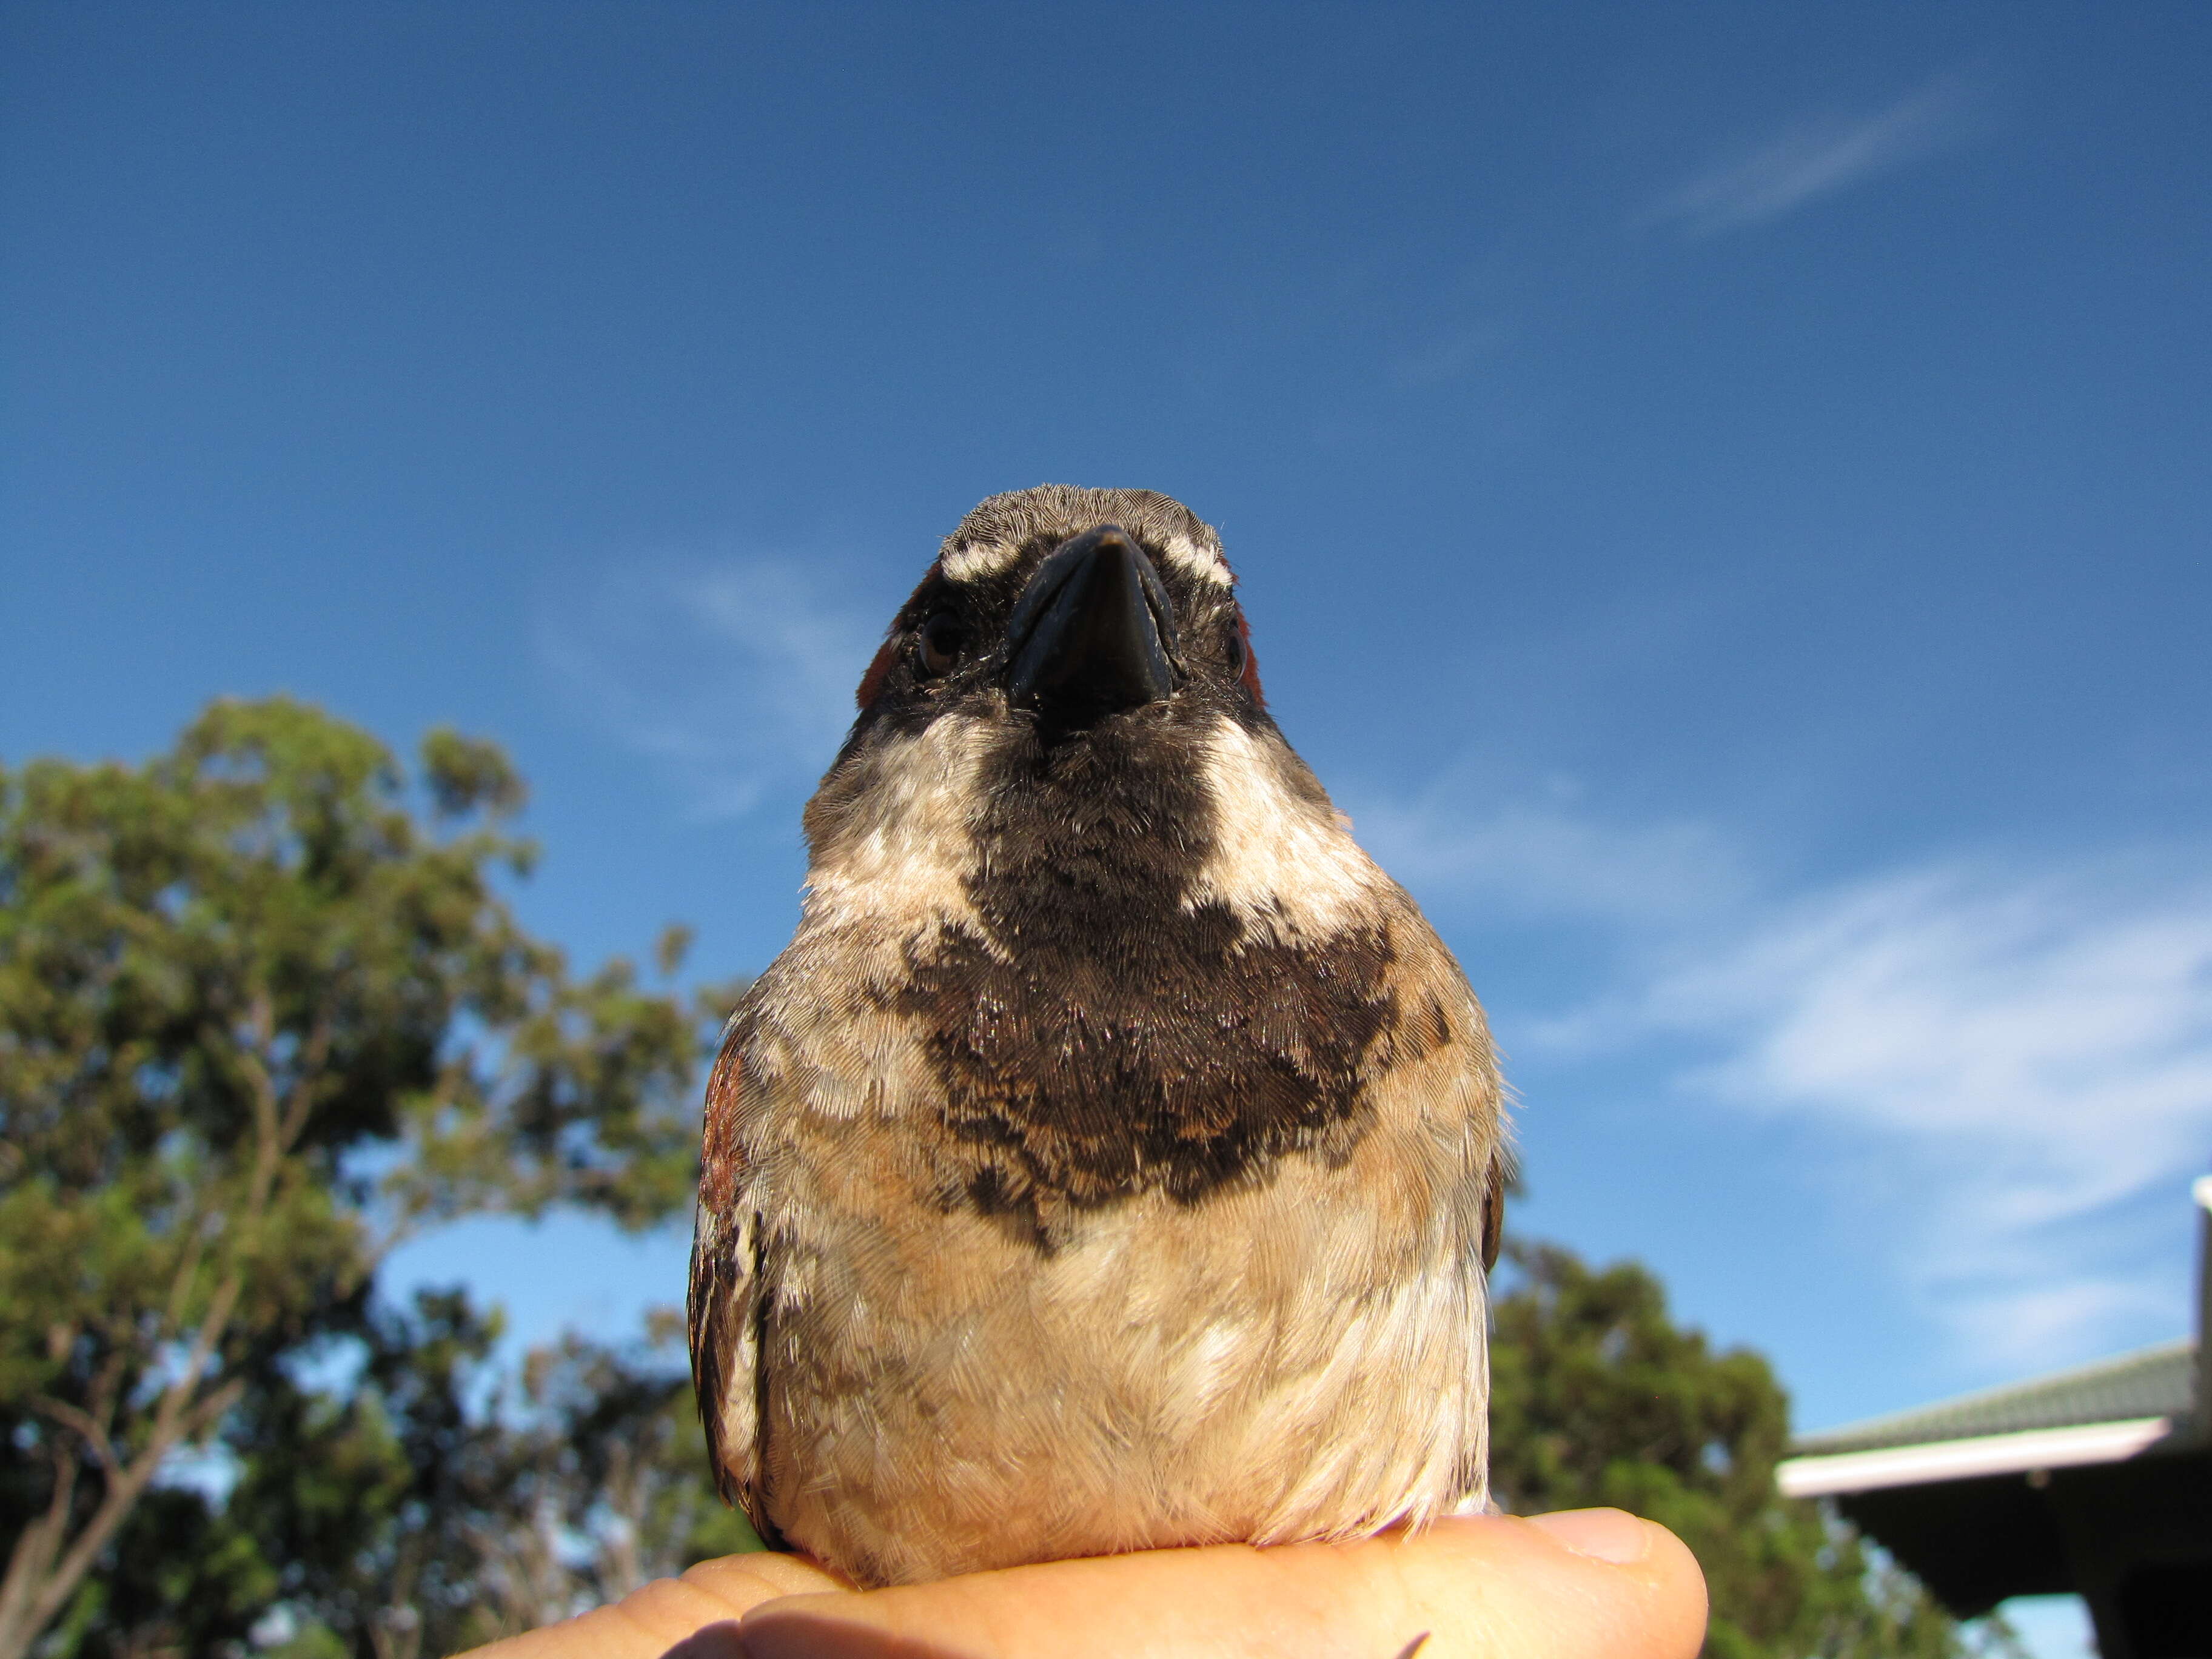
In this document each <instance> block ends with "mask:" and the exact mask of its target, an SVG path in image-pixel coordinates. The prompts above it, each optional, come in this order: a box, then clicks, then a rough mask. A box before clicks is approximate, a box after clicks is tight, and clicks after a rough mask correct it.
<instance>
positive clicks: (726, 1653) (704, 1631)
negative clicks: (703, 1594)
mask: <svg viewBox="0 0 2212 1659" xmlns="http://www.w3.org/2000/svg"><path fill="white" fill-rule="evenodd" d="M661 1659H745V1644H744V1639H743V1638H740V1637H739V1636H738V1621H737V1620H734V1619H725V1620H722V1621H721V1622H720V1624H715V1625H702V1626H700V1627H699V1628H698V1629H697V1630H695V1631H693V1632H691V1633H690V1635H689V1636H687V1637H685V1638H684V1639H683V1640H682V1641H680V1642H678V1644H676V1645H675V1646H674V1647H672V1648H671V1649H669V1650H668V1651H667V1652H666V1653H665V1654H663V1655H662V1656H661Z"/></svg>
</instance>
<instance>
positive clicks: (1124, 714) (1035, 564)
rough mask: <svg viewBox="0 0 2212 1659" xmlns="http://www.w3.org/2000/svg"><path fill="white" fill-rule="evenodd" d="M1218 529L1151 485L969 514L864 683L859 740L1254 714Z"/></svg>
mask: <svg viewBox="0 0 2212 1659" xmlns="http://www.w3.org/2000/svg"><path fill="white" fill-rule="evenodd" d="M1234 582H1235V578H1234V577H1233V576H1232V575H1231V573H1230V569H1229V565H1228V562H1227V561H1226V560H1225V559H1224V558H1223V557H1222V554H1221V544H1220V542H1219V541H1218V539H1217V538H1215V536H1214V533H1213V532H1212V529H1210V528H1209V527H1208V526H1206V525H1205V524H1203V523H1201V522H1200V520H1198V518H1197V517H1196V516H1195V515H1194V513H1191V512H1190V510H1189V509H1188V508H1187V507H1183V506H1182V504H1181V503H1180V502H1177V501H1170V499H1169V498H1168V497H1166V496H1164V495H1156V494H1154V493H1153V492H1152V491H1150V490H1138V489H1068V488H1065V487H1060V486H1052V485H1048V486H1046V487H1044V488H1042V489H1028V490H1023V491H1020V492H1018V493H1017V494H1013V495H994V496H993V497H992V498H991V499H990V500H989V501H985V502H984V503H983V504H982V505H981V507H977V508H976V509H975V511H974V512H973V513H969V515H968V516H967V518H966V519H964V520H962V521H961V524H960V526H959V528H958V529H957V530H955V531H954V532H952V534H951V536H950V537H948V538H946V539H945V545H944V548H943V550H941V551H940V553H939V556H938V558H937V560H936V562H934V563H933V564H932V565H931V566H930V568H929V573H928V574H927V576H925V577H924V578H923V580H922V582H921V586H919V587H917V588H916V589H915V591H914V593H913V595H912V597H910V598H909V599H908V600H907V602H906V604H905V605H903V606H902V607H901V609H900V611H899V613H898V615H897V617H895V618H894V619H893V621H892V623H891V626H890V633H889V635H888V637H887V638H886V639H885V640H884V645H883V648H882V649H881V650H880V651H878V653H876V658H875V660H874V661H873V662H872V664H870V665H869V667H868V671H867V675H866V678H864V679H863V680H862V681H861V683H860V699H859V700H860V721H859V723H858V725H856V726H855V727H854V732H853V743H854V744H865V743H866V741H867V739H868V738H869V737H870V735H871V734H872V732H874V731H875V730H876V729H877V728H878V727H887V728H889V729H890V730H891V731H895V732H899V731H912V730H915V729H916V728H917V727H918V726H927V725H929V724H931V723H933V722H934V721H937V720H945V719H952V720H966V721H981V722H985V723H987V724H991V725H995V726H1002V727H1006V728H1007V729H1009V730H1012V729H1019V730H1022V731H1024V732H1030V733H1034V734H1035V736H1036V739H1037V741H1038V742H1039V744H1041V745H1042V747H1046V748H1051V747H1056V746H1059V745H1060V744H1066V743H1071V742H1073V743H1081V742H1083V741H1085V740H1086V738H1089V737H1091V735H1093V734H1095V733H1097V732H1099V731H1100V729H1101V728H1113V729H1116V730H1119V731H1120V732H1123V733H1124V734H1126V733H1127V732H1128V731H1129V730H1131V729H1133V728H1140V727H1151V728H1162V727H1168V726H1176V725H1188V724H1190V723H1192V722H1194V720H1200V719H1202V718H1203V717H1204V716H1205V715H1206V714H1231V715H1232V716H1234V715H1236V714H1256V713H1257V712H1258V711H1259V710H1260V709H1261V706H1262V705H1261V696H1260V677H1259V672H1258V670H1257V667H1256V666H1255V664H1254V662H1253V659H1252V652H1251V644H1250V641H1249V635H1248V632H1247V629H1246V627H1245V623H1244V615H1243V611H1242V610H1241V609H1240V608H1239V607H1238V605H1237V598H1236V592H1235V589H1234Z"/></svg>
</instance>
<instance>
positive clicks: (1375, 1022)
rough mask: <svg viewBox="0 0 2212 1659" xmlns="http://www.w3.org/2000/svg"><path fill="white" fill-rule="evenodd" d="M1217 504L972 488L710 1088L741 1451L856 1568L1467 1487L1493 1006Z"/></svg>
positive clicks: (736, 1460) (1151, 1535)
mask: <svg viewBox="0 0 2212 1659" xmlns="http://www.w3.org/2000/svg"><path fill="white" fill-rule="evenodd" d="M1233 582H1234V578H1233V577H1232V576H1231V572H1230V568H1229V566H1228V564H1227V562H1225V559H1224V558H1223V556H1222V552H1221V545H1220V543H1219V541H1218V538H1216V537H1215V535H1214V532H1213V531H1212V529H1211V528H1209V527H1208V526H1206V525H1205V524H1203V523H1201V522H1200V520H1198V519H1197V518H1196V517H1195V516H1194V514H1193V513H1190V511H1189V510H1188V508H1186V507H1183V506H1182V505H1181V504H1180V503H1178V502H1176V501H1171V500H1170V499H1169V498H1168V497H1166V496H1164V495H1155V494H1153V493H1152V492H1150V491H1147V490H1119V489H1070V488H1066V487H1063V486H1058V485H1048V486H1046V487H1043V488H1041V489H1030V490H1024V491H1022V492H1020V493H1018V494H1013V495H997V496H994V497H993V498H992V499H990V500H989V501H985V502H984V503H983V504H982V505H981V507H977V508H976V509H975V511H974V512H973V513H969V515H968V516H967V518H966V519H964V520H963V521H962V522H961V524H960V526H959V528H958V529H957V530H955V531H954V532H952V534H951V537H950V538H947V539H946V541H945V544H944V546H943V548H942V550H940V552H939V556H938V558H937V561H936V562H935V563H933V565H931V567H930V568H929V573H928V574H927V576H925V577H924V578H923V580H922V582H921V586H919V587H917V588H916V589H915V592H914V594H913V597H912V598H910V599H908V600H907V602H906V604H905V605H904V606H903V607H902V609H901V610H900V611H899V613H898V615H897V617H896V619H895V620H894V621H893V622H892V623H891V626H890V634H889V637H888V638H887V640H886V641H885V642H884V647H883V649H882V650H881V651H880V652H878V653H877V656H876V659H875V660H874V662H873V663H872V665H870V666H869V668H868V671H867V674H866V678H864V679H863V680H862V681H861V683H860V718H859V720H857V721H855V722H854V726H853V729H852V732H851V734H850V735H849V736H848V738H846V740H845V745H844V748H843V749H842V750H841V751H840V752H839V754H838V756H837V759H836V763H835V764H834V765H833V766H831V768H830V769H829V774H828V775H827V776H825V777H824V778H823V781H822V787H821V788H820V790H819V792H818V793H817V794H816V795H815V797H814V799H812V801H811V802H810V803H809V804H808V805H807V808H806V815H805V826H806V836H807V844H808V847H809V849H810V852H811V862H810V865H809V868H808V872H807V893H806V899H805V908H804V911H803V914H802V916H801V919H800V921H799V932H798V934H797V936H796V937H795V938H794V939H793V940H792V942H791V944H790V945H789V947H788V948H787V949H786V950H785V951H784V952H783V954H782V955H781V956H780V957H777V958H776V959H775V963H774V964H773V965H771V966H770V967H769V969H768V971H767V972H766V973H764V974H763V975H761V977H760V978H759V979H758V980H757V981H755V982H754V984H753V986H752V987H751V989H750V992H749V993H748V994H746V996H745V999H744V1002H743V1003H742V1004H741V1005H740V1006H739V1007H738V1011H737V1012H736V1014H735V1015H734V1016H733V1017H732V1019H731V1021H730V1026H729V1030H728V1034H727V1036H726V1039H725V1041H724V1043H723V1046H722V1049H721V1054H720V1060H718V1061H717V1063H716V1065H715V1066H714V1074H713V1078H712V1080H711V1082H710V1083H709V1085H708V1096H707V1111H706V1126H705V1151H704V1165H703V1170H702V1179H701V1185H700V1196H699V1209H698V1219H697V1231H696V1240H695V1243H694V1247H693V1254H692V1263H691V1294H690V1338H691V1358H692V1376H693V1379H694V1381H695V1383H696V1386H697V1390H698V1396H699V1403H700V1407H701V1411H702V1414H703V1416H704V1419H705V1422H706V1426H707V1437H708V1444H709V1447H710V1449H711V1451H712V1455H713V1459H714V1474H715V1478H716V1480H717V1481H718V1483H719V1484H720V1487H721V1490H722V1492H723V1495H724V1497H725V1498H728V1499H729V1500H730V1501H732V1502H733V1503H735V1504H739V1505H741V1506H742V1507H743V1508H744V1510H745V1512H746V1513H747V1514H748V1515H749V1516H750V1517H751V1518H752V1521H753V1522H754V1525H755V1526H756V1527H757V1528H758V1530H759V1531H760V1533H761V1534H762V1536H763V1538H764V1539H766V1540H767V1541H769V1543H770V1544H771V1545H778V1546H781V1547H793V1548H797V1549H799V1550H803V1551H805V1552H806V1553H808V1554H810V1555H812V1556H813V1557H815V1558H816V1559H817V1560H819V1561H821V1562H823V1563H824V1564H826V1565H829V1566H831V1567H834V1568H836V1569H839V1570H841V1571H843V1572H845V1573H847V1574H848V1575H850V1577H852V1578H853V1579H854V1580H855V1581H856V1582H858V1583H861V1584H864V1585H882V1584H893V1583H910V1582H914V1581H916V1580H921V1579H928V1578H934V1577H944V1576H947V1575H951V1574H954V1573H961V1572H969V1571H978V1570H981V1569H984V1568H991V1567H1003V1566H1010V1565H1017V1564H1019V1563H1023V1562H1030V1561H1038V1560H1048V1559H1060V1558H1064V1557H1068V1556H1077V1555H1095V1554H1103V1553H1112V1552H1117V1551H1123V1550H1135V1549H1145V1548H1152V1547H1166V1546H1175V1545H1194V1544H1208V1543H1218V1542H1224V1541H1239V1540H1242V1541H1251V1542H1254V1543H1261V1544H1266V1543H1276V1542H1284V1541H1291V1540H1310V1539H1336V1538H1347V1537H1353V1536H1358V1535H1361V1534H1370V1533H1374V1532H1376V1531H1379V1530H1381V1529H1382V1528H1386V1527H1389V1526H1393V1525H1396V1524H1400V1523H1410V1524H1413V1525H1419V1524H1420V1523H1421V1522H1425V1521H1426V1520H1428V1519H1430V1518H1431V1517H1433V1516H1438V1515H1443V1514H1445V1513H1449V1512H1450V1511H1452V1510H1455V1509H1465V1508H1469V1507H1479V1506H1480V1504H1482V1502H1483V1499H1484V1496H1485V1486H1486V1410H1485V1407H1486V1396H1487V1393H1488V1376H1487V1367H1486V1352H1485V1345H1484V1323H1485V1317H1486V1306H1485V1273H1486V1269H1487V1267H1489V1265H1490V1263H1491V1261H1492V1259H1493V1258H1494V1256H1495V1254H1496V1249H1497V1242H1498V1220H1499V1213H1500V1204H1501V1200H1502V1198H1503V1190H1502V1188H1503V1185H1504V1170H1505V1158H1506V1152H1505V1147H1504V1126H1503V1123H1502V1121H1501V1115H1500V1085H1499V1083H1498V1073H1497V1069H1496V1066H1495V1062H1494V1060H1493V1057H1492V1050H1491V1043H1490V1038H1489V1035H1488V1031H1487V1029H1486V1026H1485V1024H1484V1021H1483V1015H1482V1011H1481V1009H1480V1006H1478V1005H1477V1003H1476V1001H1475V999H1474V994H1473V992H1472V991H1470V990H1469V989H1468V983H1467V980H1466V978H1465V976H1464V975H1462V973H1461V971H1460V968H1459V965H1458V963H1456V962H1455V961H1454V960H1453V958H1452V956H1451V953H1450V952H1449V951H1447V950H1446V949H1445V948H1444V945H1443V942H1442V941H1441V940H1439V939H1437V935H1436V933H1434V932H1433V931H1432V930H1431V928H1430V927H1429V925H1428V923H1427V922H1426V921H1425V920H1424V919H1423V918H1422V916H1421V914H1420V912H1419V909H1417V908H1415V906H1414V904H1413V901H1412V899H1410V898H1409V897H1407V895H1406V894H1405V892H1404V891H1403V890H1401V889H1400V888H1399V887H1398V885H1397V884H1395V883H1394V882H1393V881H1391V880H1390V879H1389V877H1387V876H1385V875H1384V874H1383V872H1382V871H1381V870H1379V869H1377V868H1376V866H1375V865H1374V864H1373V863H1372V862H1371V861H1370V860H1369V859H1368V857H1367V855H1366V854H1364V853H1363V852H1362V851H1360V849H1359V848H1358V846H1357V845H1356V844H1355V843H1354V842H1353V841H1352V836H1351V833H1350V826H1349V823H1348V821H1347V820H1346V819H1345V818H1343V817H1341V815H1340V814H1338V813H1337V812H1336V811H1334V809H1333V808H1332V807H1331V805H1330V804H1329V799H1328V795H1327V794H1326V793H1323V791H1322V787H1321V785H1320V784H1319V783H1318V782H1316V781H1315V779H1314V776H1313V775H1312V774H1311V773H1310V771H1308V770H1307V769H1306V767H1305V765H1304V763H1302V762H1301V761H1300V760H1299V759H1298V757H1297V756H1296V755H1295V754H1293V753H1292V752H1291V748H1290V745H1289V744H1286V743H1285V741H1284V740H1283V737H1282V734H1281V733H1280V732H1279V731H1277V730H1276V727H1275V723H1274V721H1273V720H1272V719H1271V718H1269V716H1268V714H1267V706H1266V704H1265V702H1263V701H1262V699H1261V692H1260V678H1259V673H1258V671H1257V669H1256V667H1255V664H1254V660H1253V657H1252V650H1251V646H1250V643H1249V639H1248V637H1247V634H1246V629H1245V623H1244V617H1243V612H1242V611H1241V610H1240V609H1239V608H1238V605H1237V599H1236V594H1235V591H1234V587H1233Z"/></svg>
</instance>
